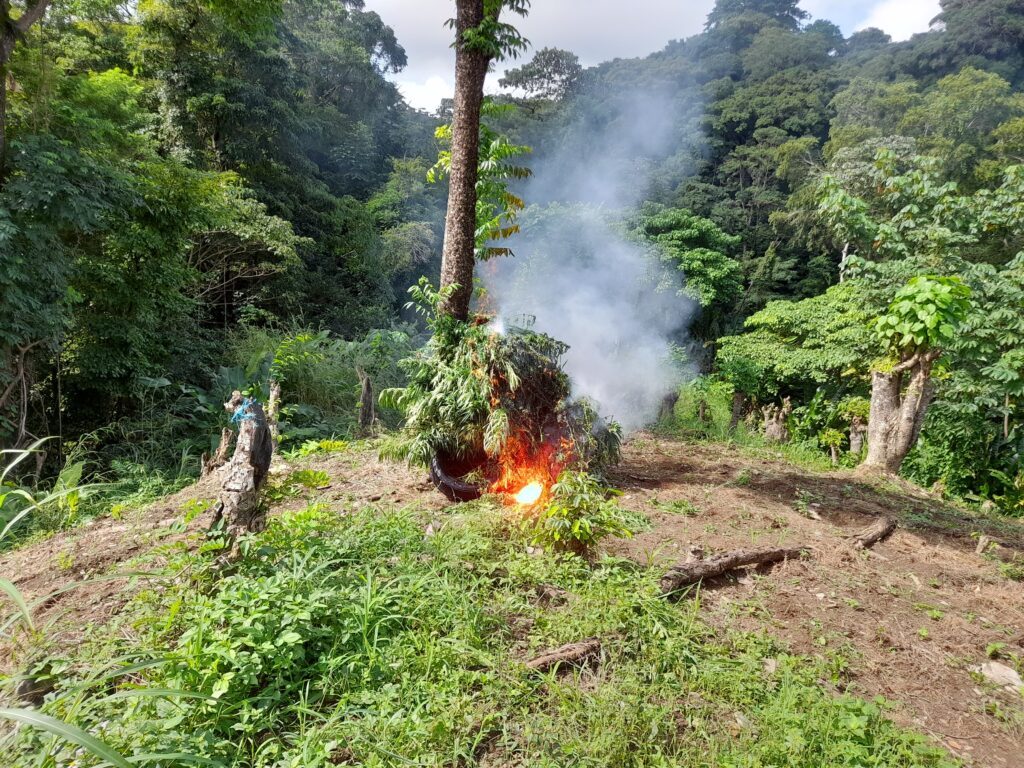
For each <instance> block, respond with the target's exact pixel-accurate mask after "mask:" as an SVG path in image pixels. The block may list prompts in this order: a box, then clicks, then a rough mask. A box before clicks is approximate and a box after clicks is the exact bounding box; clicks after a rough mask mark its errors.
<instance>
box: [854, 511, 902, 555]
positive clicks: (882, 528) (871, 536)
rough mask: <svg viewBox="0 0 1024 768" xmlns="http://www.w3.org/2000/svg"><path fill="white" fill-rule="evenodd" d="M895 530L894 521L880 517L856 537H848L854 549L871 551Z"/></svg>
mask: <svg viewBox="0 0 1024 768" xmlns="http://www.w3.org/2000/svg"><path fill="white" fill-rule="evenodd" d="M895 530H896V521H895V520H890V519H889V518H887V517H880V518H878V520H876V521H875V522H873V523H872V524H871V525H869V526H868V527H867V528H865V529H864V530H863V531H861V532H860V533H858V534H857V535H856V536H851V537H850V543H851V544H852V545H853V548H854V549H871V547H873V546H874V545H875V544H877V543H878V542H880V541H881V540H882V539H884V538H885V537H886V536H888V535H889V534H891V533H892V532H893V531H895Z"/></svg>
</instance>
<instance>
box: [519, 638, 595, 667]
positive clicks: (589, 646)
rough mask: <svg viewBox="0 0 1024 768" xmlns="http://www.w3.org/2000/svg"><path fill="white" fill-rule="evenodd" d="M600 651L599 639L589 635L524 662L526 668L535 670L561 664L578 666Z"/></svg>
mask: <svg viewBox="0 0 1024 768" xmlns="http://www.w3.org/2000/svg"><path fill="white" fill-rule="evenodd" d="M600 652H601V641H600V640H598V639H597V638H596V637H590V638H587V639H586V640H583V641H581V642H578V643H569V644H568V645H563V646H562V647H561V648H555V649H554V650H553V651H545V652H544V653H542V654H541V655H540V656H537V657H536V658H534V659H530V660H529V661H528V662H526V668H527V669H532V670H534V671H537V672H548V671H550V670H552V669H554V668H556V667H559V666H561V665H562V664H568V665H570V666H574V667H578V666H580V665H581V664H583V663H584V662H586V661H589V660H590V659H593V658H594V657H595V656H597V655H598V654H599V653H600Z"/></svg>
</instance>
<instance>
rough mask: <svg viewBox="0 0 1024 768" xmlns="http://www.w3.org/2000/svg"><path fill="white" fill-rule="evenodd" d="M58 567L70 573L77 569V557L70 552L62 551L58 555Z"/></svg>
mask: <svg viewBox="0 0 1024 768" xmlns="http://www.w3.org/2000/svg"><path fill="white" fill-rule="evenodd" d="M57 567H58V568H59V569H60V570H62V571H70V570H71V569H72V568H74V567H75V555H74V553H73V552H70V551H69V550H66V549H65V550H62V551H61V552H59V553H58V554H57Z"/></svg>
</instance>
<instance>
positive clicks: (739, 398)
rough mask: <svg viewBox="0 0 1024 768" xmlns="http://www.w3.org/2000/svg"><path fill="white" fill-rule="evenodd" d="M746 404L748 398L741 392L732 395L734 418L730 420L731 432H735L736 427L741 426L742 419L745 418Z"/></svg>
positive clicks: (737, 391)
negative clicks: (744, 408) (744, 409)
mask: <svg viewBox="0 0 1024 768" xmlns="http://www.w3.org/2000/svg"><path fill="white" fill-rule="evenodd" d="M746 402H747V398H746V396H745V395H744V394H743V393H742V392H740V391H739V390H736V391H735V392H733V393H732V416H731V417H730V418H729V431H730V432H735V431H736V427H738V426H739V425H740V419H742V418H743V406H744V405H745V404H746Z"/></svg>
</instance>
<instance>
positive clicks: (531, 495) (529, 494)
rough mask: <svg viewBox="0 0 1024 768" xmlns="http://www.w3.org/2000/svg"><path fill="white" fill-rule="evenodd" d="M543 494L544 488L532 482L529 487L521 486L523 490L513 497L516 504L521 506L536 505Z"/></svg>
mask: <svg viewBox="0 0 1024 768" xmlns="http://www.w3.org/2000/svg"><path fill="white" fill-rule="evenodd" d="M543 494H544V486H543V485H541V484H540V483H538V482H536V481H534V482H532V483H530V484H529V485H526V486H523V489H522V490H521V491H519V493H517V494H516V495H515V500H516V504H522V505H523V506H529V505H530V504H536V503H537V502H538V501H540V497H541V496H542V495H543Z"/></svg>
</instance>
